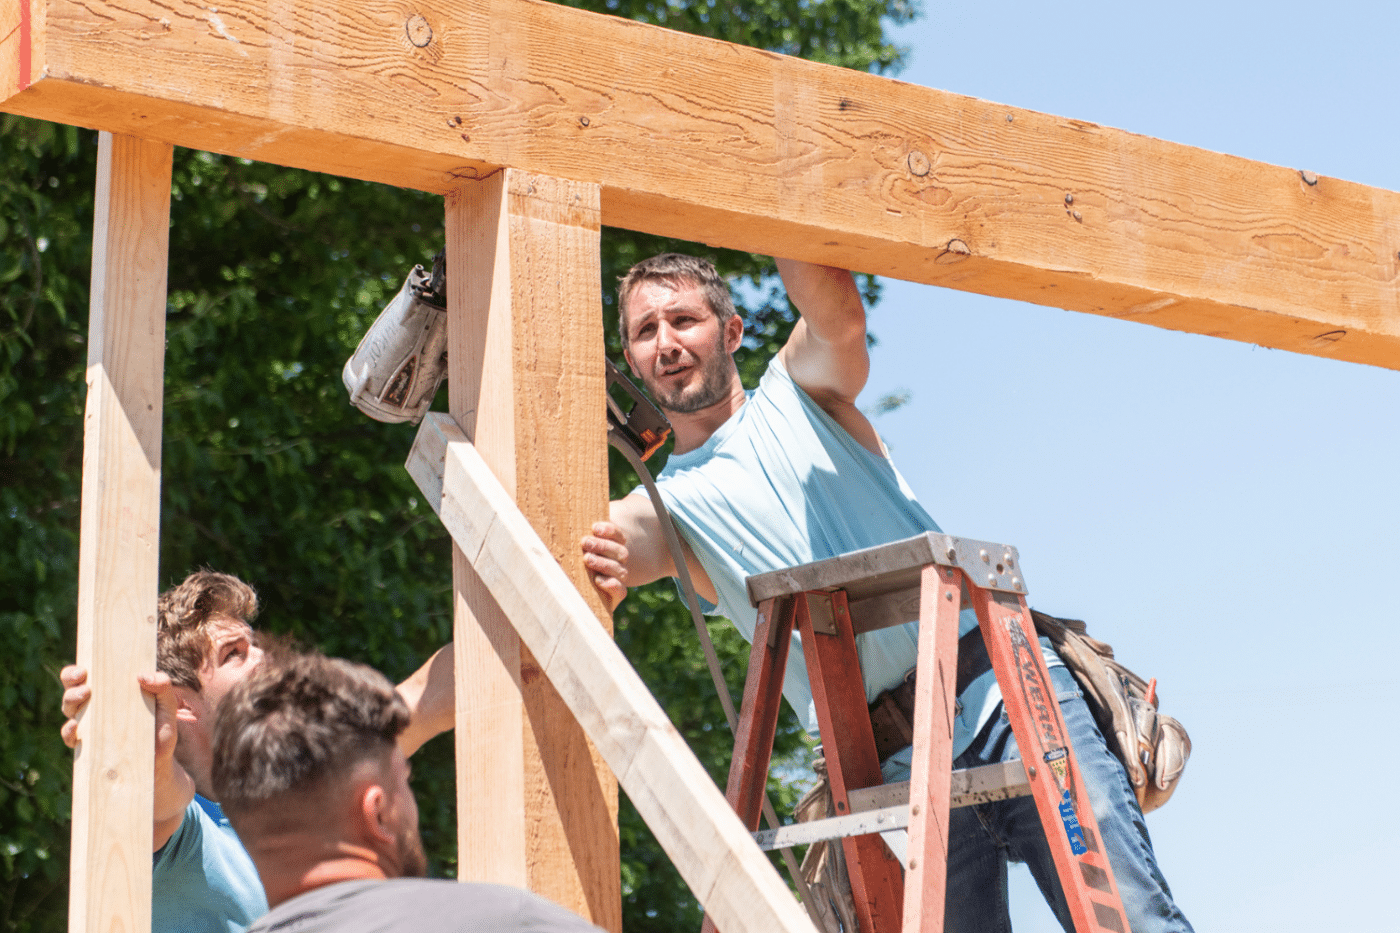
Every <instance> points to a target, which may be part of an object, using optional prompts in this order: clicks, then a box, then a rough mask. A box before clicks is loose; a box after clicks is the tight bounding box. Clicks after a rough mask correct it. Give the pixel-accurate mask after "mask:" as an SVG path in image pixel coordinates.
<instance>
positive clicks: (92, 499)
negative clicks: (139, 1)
mask: <svg viewBox="0 0 1400 933" xmlns="http://www.w3.org/2000/svg"><path fill="white" fill-rule="evenodd" d="M171 161H172V149H171V147H170V145H169V144H168V143H156V142H149V141H146V140H141V139H135V138H132V137H127V136H116V137H113V136H112V135H111V134H109V133H102V134H101V135H100V138H99V142H98V156H97V199H96V201H97V203H96V211H95V216H94V219H93V247H92V293H91V318H90V321H89V324H88V367H87V385H88V394H87V412H86V414H85V416H84V426H83V503H82V520H81V528H80V536H81V537H80V546H79V555H78V651H77V660H78V663H79V664H81V665H82V666H84V667H86V668H87V669H88V672H89V682H90V683H91V684H92V701H91V702H90V703H89V704H88V707H87V709H86V710H85V712H84V714H83V717H82V721H81V722H80V723H79V725H78V738H79V740H80V741H81V743H82V744H81V745H80V746H79V748H78V753H77V756H76V757H75V758H74V762H73V857H72V865H71V868H72V872H71V889H70V897H69V908H68V928H69V929H70V930H72V931H74V933H77V931H108V930H123V931H141V930H149V929H150V926H151V816H152V814H151V807H152V791H151V760H152V755H153V754H154V732H153V729H152V714H151V709H152V706H151V703H150V701H149V700H148V699H146V698H145V697H144V696H143V695H142V693H141V692H140V688H139V687H138V686H137V684H136V675H137V673H139V672H142V671H151V670H154V669H155V662H156V595H157V591H158V589H159V580H158V560H159V550H160V549H159V531H160V419H161V407H162V406H161V400H162V394H163V380H164V369H165V365H164V364H165V283H166V270H167V266H168V253H169V245H170V170H171Z"/></svg>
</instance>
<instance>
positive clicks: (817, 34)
mask: <svg viewBox="0 0 1400 933" xmlns="http://www.w3.org/2000/svg"><path fill="white" fill-rule="evenodd" d="M575 5H578V6H584V7H587V8H591V9H594V10H598V11H600V12H608V13H613V14H616V15H620V16H628V17H633V18H636V19H639V20H644V21H648V22H653V23H658V24H661V25H664V26H667V27H670V28H675V29H682V30H686V31H690V32H696V33H702V34H706V35H710V36H714V37H717V38H721V39H726V40H729V41H735V42H743V43H746V44H750V45H756V46H761V47H765V48H769V49H773V50H776V51H781V52H786V53H790V54H797V55H802V56H804V57H808V58H812V59H817V60H821V61H827V62H832V63H836V64H840V65H845V66H848V67H854V68H861V69H868V70H873V71H881V72H883V71H886V70H888V69H891V68H893V67H895V66H897V64H898V62H899V53H898V50H896V49H895V48H894V47H892V46H891V45H890V44H889V43H887V42H886V41H885V39H884V36H883V30H882V23H883V22H885V21H895V22H902V21H905V20H908V19H909V18H910V17H912V15H913V14H914V12H915V10H914V7H913V4H912V3H911V2H910V0H748V2H741V3H718V2H710V3H700V4H691V3H684V4H683V3H680V2H675V0H671V2H666V0H589V2H584V3H578V4H575ZM95 171H96V139H95V134H93V133H90V132H87V131H80V130H77V129H74V128H72V127H66V126H57V125H53V124H48V123H42V122H39V121H33V120H27V119H22V118H18V117H14V116H9V115H0V541H3V542H4V551H3V553H4V555H5V557H4V559H3V560H0V645H3V646H4V648H5V651H6V656H7V663H6V664H5V665H3V667H0V715H2V716H3V719H4V723H5V725H4V727H3V728H0V931H9V930H32V931H60V930H63V929H64V928H65V927H66V919H65V916H66V909H67V871H68V842H67V840H68V832H69V827H68V811H69V808H70V797H69V793H70V782H71V753H70V752H69V751H68V750H67V749H66V748H64V747H63V745H62V743H61V742H60V740H59V737H58V728H59V725H60V724H61V721H62V715H61V713H60V711H59V698H60V689H59V686H58V680H57V672H58V669H59V667H61V666H62V665H63V664H64V663H67V662H68V661H70V660H71V659H72V656H73V645H74V643H75V606H76V580H77V550H78V547H77V538H78V518H79V492H80V483H81V469H82V423H83V406H84V399H85V383H84V369H85V365H86V354H87V346H86V343H87V292H88V275H89V265H90V259H91V236H92V231H91V223H92V221H91V218H92V208H93V178H94V177H95ZM442 241H443V209H442V202H441V199H440V198H436V197H433V196H429V195H425V194H422V193H419V192H413V191H403V190H398V189H392V188H387V187H384V186H381V185H374V184H368V183H364V182H356V181H347V180H344V179H339V178H334V177H330V176H324V175H317V174H313V173H309V172H303V171H297V170H292V169H285V168H280V167H278V166H273V165H265V164H257V163H250V162H247V161H244V160H240V159H234V158H227V157H223V156H217V155H211V154H209V153H203V152H193V151H186V150H177V151H176V157H175V168H174V179H173V186H172V218H171V240H170V277H169V309H168V317H167V332H166V335H167V352H166V392H165V412H164V427H163V431H164V434H163V462H162V473H163V476H162V495H163V500H162V514H161V570H160V574H161V577H160V579H161V584H162V585H163V586H166V585H171V584H174V583H176V582H178V581H179V580H180V579H182V578H183V577H184V575H185V574H186V573H187V572H189V571H190V570H192V569H196V568H199V567H212V568H215V569H219V570H224V571H227V572H230V573H235V574H238V575H240V576H242V577H243V578H245V579H247V580H248V581H250V582H251V583H253V584H254V585H255V586H256V587H257V589H258V590H259V593H260V594H261V596H262V600H263V607H264V609H263V614H262V617H261V619H260V620H259V624H260V626H261V627H263V628H265V629H267V630H271V631H278V632H289V633H293V634H295V635H297V636H298V637H299V638H300V639H301V640H302V641H303V642H306V643H310V644H315V645H318V646H319V647H321V648H323V649H324V650H326V651H328V652H331V653H333V654H339V655H344V656H347V657H352V658H356V659H359V660H363V661H366V662H369V663H372V664H374V665H375V666H377V667H378V668H380V669H381V670H383V671H385V673H387V674H388V675H389V676H391V677H394V678H396V679H397V678H402V677H404V676H406V675H407V674H408V673H409V672H410V671H412V670H413V669H414V668H415V667H416V666H417V665H418V664H419V663H421V661H422V660H423V659H424V658H425V657H426V656H427V655H428V654H429V653H430V652H431V651H432V650H433V649H434V648H436V647H437V646H438V645H439V644H441V643H442V642H443V641H445V640H446V639H448V638H449V637H450V632H451V561H450V549H449V546H448V541H447V538H446V536H445V534H444V533H443V531H442V529H441V526H440V525H439V524H438V522H437V520H436V518H435V517H434V516H433V514H432V512H431V510H430V509H429V508H428V507H427V506H426V505H425V504H424V503H423V502H422V501H421V500H420V498H419V496H418V494H417V490H416V487H415V486H414V484H413V482H412V481H411V480H410V479H409V478H408V476H407V474H406V473H405V472H404V470H403V468H402V462H403V458H404V456H405V455H406V453H407V451H408V448H409V446H410V444H411V442H412V438H413V433H414V428H413V427H412V426H409V425H383V424H379V423H377V422H373V421H371V420H369V419H367V418H365V417H364V416H363V415H361V414H360V413H359V412H358V411H356V410H354V409H353V408H351V407H350V406H349V405H348V404H347V403H346V399H345V394H344V389H343V387H342V386H341V382H340V368H341V366H342V365H343V363H344V361H345V359H346V358H347V357H348V355H349V354H350V352H351V351H352V350H353V349H354V348H355V345H356V343H357V342H358V341H359V338H360V336H361V335H362V334H363V332H364V330H365V329H366V328H367V327H368V325H369V323H370V321H371V320H373V318H374V316H375V315H376V314H377V313H378V311H379V309H380V308H382V307H383V305H384V303H385V302H386V301H387V300H388V299H389V298H390V297H391V296H392V295H393V293H394V292H395V291H397V289H398V288H399V286H400V285H401V284H402V281H403V277H404V275H405V274H406V273H407V271H408V269H409V268H410V267H411V266H412V265H413V264H414V263H416V262H426V261H427V260H428V258H429V257H430V256H431V255H432V253H433V252H434V251H435V250H437V249H438V248H439V247H440V246H441V244H442ZM666 249H682V250H686V251H691V252H697V253H701V254H704V255H708V256H710V257H711V258H713V259H714V260H715V262H716V263H717V265H718V266H719V268H720V270H721V271H722V272H723V273H725V274H726V275H728V276H730V277H731V278H732V279H733V280H735V281H736V282H737V283H739V298H740V299H741V300H740V304H741V305H742V306H743V307H744V308H745V313H746V318H747V322H748V334H747V338H746V340H745V345H744V348H743V349H742V350H741V352H740V366H741V370H742V372H743V374H744V377H745V380H746V382H747V383H749V384H753V382H754V381H756V379H757V375H758V373H760V372H761V370H762V367H763V366H764V365H765V364H766V362H767V360H768V359H769V358H770V357H771V356H772V354H773V353H774V352H776V350H777V348H778V347H779V346H781V344H782V341H783V340H784V339H786V336H787V333H788V332H789V330H790V329H791V327H792V323H793V318H792V314H791V310H790V308H789V307H788V305H787V302H786V300H785V299H784V298H783V297H782V293H781V291H780V289H778V288H777V286H776V284H775V279H774V277H773V273H772V269H771V264H770V262H769V261H768V260H767V259H766V258H764V257H759V256H752V255H748V254H742V253H733V252H720V251H715V250H711V249H708V248H704V247H699V246H696V245H695V244H689V243H680V242H674V241H665V240H661V239H658V238H654V237H647V236H641V235H637V234H632V233H629V232H626V231H620V230H607V231H605V233H604V238H603V282H602V286H603V294H604V296H605V297H604V306H605V309H604V310H605V314H606V315H607V317H608V319H609V320H608V334H609V336H608V344H609V352H610V353H612V354H613V355H614V359H618V360H620V359H621V357H620V354H619V353H618V352H617V338H616V332H615V314H616V312H615V307H614V303H615V302H614V296H613V289H614V284H615V283H616V281H617V278H618V277H619V276H620V275H621V274H622V272H624V271H625V270H626V268H627V267H628V266H629V265H631V263H633V262H635V261H636V260H638V259H641V258H644V257H645V256H648V255H651V254H653V253H656V252H660V251H662V250H666ZM866 284H867V293H868V297H870V298H871V299H872V300H873V299H874V297H875V294H874V285H873V283H866ZM437 407H439V408H442V407H444V405H443V404H442V401H441V400H440V401H439V404H438V406H437ZM661 462H662V458H661V457H660V456H658V457H657V458H654V460H653V463H652V464H651V465H652V467H653V468H654V469H655V468H659V466H660V464H661ZM612 467H613V469H612V494H613V495H620V494H623V493H625V492H627V491H630V490H631V489H632V488H633V487H634V486H635V483H636V481H635V478H634V477H633V476H632V474H631V471H630V469H629V468H628V467H627V466H626V463H625V461H623V460H622V459H621V458H620V457H619V456H617V455H615V454H614V458H613V462H612ZM617 627H618V641H619V643H620V644H621V646H622V649H623V651H624V652H625V653H626V654H627V656H628V657H629V658H630V659H631V660H632V662H633V663H634V664H635V665H636V666H637V668H638V670H639V672H640V673H641V675H642V677H643V679H644V680H645V681H646V682H647V683H648V685H649V686H650V687H651V688H652V690H653V691H654V692H655V693H656V694H657V696H658V698H659V699H660V700H661V702H662V704H663V705H664V706H665V707H666V709H667V711H668V712H669V713H670V715H671V717H672V719H673V720H674V721H675V723H676V725H677V727H678V728H679V729H680V730H681V732H682V734H684V735H685V737H686V739H687V740H688V741H689V742H690V743H691V746H692V748H694V749H695V751H696V753H697V755H699V757H700V759H701V760H702V761H703V762H704V763H705V764H706V766H707V767H708V768H709V769H710V771H711V773H712V774H713V775H714V776H715V777H716V778H717V779H719V780H721V781H722V780H723V777H724V775H725V773H726V772H727V769H728V758H729V749H730V745H731V742H732V738H731V737H730V735H729V732H728V729H727V728H726V726H725V724H724V718H723V714H722V712H721V711H720V706H719V703H718V701H717V699H716V698H715V696H714V692H713V688H712V687H711V686H710V685H709V677H708V674H707V672H706V669H705V663H704V659H703V657H702V655H701V653H700V650H699V647H698V645H697V643H696V638H695V635H694V632H693V629H692V625H691V622H690V620H689V616H688V614H687V613H686V611H685V608H684V605H683V603H682V601H681V600H680V598H679V596H678V594H677V593H676V591H675V589H674V587H673V586H672V585H670V584H669V583H663V584H656V585H653V586H650V587H645V588H641V589H638V590H634V591H633V592H632V594H631V595H630V596H629V598H628V599H627V600H626V601H625V602H624V603H623V606H622V608H621V609H620V610H619V613H618V617H617ZM711 632H712V633H713V635H714V637H715V640H716V642H717V645H718V648H719V652H720V655H721V657H722V659H723V660H724V664H725V669H726V675H727V677H728V678H729V682H730V685H731V689H732V691H733V692H734V694H735V695H737V694H738V692H739V690H740V688H741V686H742V680H743V670H744V659H745V658H746V656H747V648H746V646H745V645H744V644H743V643H742V641H741V640H740V639H739V637H738V636H737V635H736V634H735V633H734V632H733V630H732V628H731V627H729V626H728V625H727V624H725V623H722V622H714V623H713V624H712V625H711ZM778 753H779V757H780V760H783V761H787V762H789V763H800V762H801V761H803V760H805V755H806V754H807V750H806V745H805V743H804V741H803V738H802V736H801V734H800V732H799V730H798V729H797V727H796V724H795V721H794V720H792V719H791V718H789V719H786V720H785V721H784V723H783V726H782V729H781V734H780V736H779V741H778ZM452 769H453V762H452V746H451V742H450V740H448V739H439V740H437V741H434V742H431V743H429V744H428V745H427V746H426V747H425V748H424V750H423V751H422V752H420V753H419V756H418V757H417V758H416V759H415V762H414V784H415V789H416V791H417V794H418V799H419V803H420V807H421V810H422V826H423V833H424V840H425V843H426V845H427V848H428V850H429V852H430V854H431V858H432V864H433V869H434V871H435V872H437V873H439V874H443V875H451V874H452V873H454V872H455V852H454V847H455V829H454V827H455V808H454V792H453V773H452ZM773 790H774V793H775V795H776V796H777V797H778V798H779V800H780V804H779V806H780V808H781V807H782V806H783V805H784V803H786V804H787V805H790V803H791V801H792V798H793V797H794V795H795V793H796V790H795V787H794V785H793V784H792V782H786V783H784V782H781V781H775V782H774V786H773ZM621 837H622V845H623V888H624V918H625V925H626V927H627V929H628V930H629V931H643V930H668V931H669V930H675V929H685V928H689V929H695V928H696V927H697V925H698V922H699V911H698V907H697V905H696V904H695V901H694V899H693V898H691V897H690V894H689V892H688V891H687V890H686V889H685V887H684V885H683V884H682V883H681V882H680V880H679V877H678V876H677V875H676V873H675V871H674V869H673V868H672V867H671V865H670V862H669V861H668V860H667V859H666V857H665V855H664V853H662V852H661V850H660V848H659V847H658V846H657V845H656V843H655V841H654V840H653V839H652V838H651V835H650V833H649V832H648V831H647V830H646V827H645V825H644V824H643V823H642V822H641V820H640V819H639V818H638V817H637V815H636V813H635V811H633V810H632V809H631V808H630V807H629V806H628V805H627V804H626V801H625V800H624V802H623V811H622V816H621Z"/></svg>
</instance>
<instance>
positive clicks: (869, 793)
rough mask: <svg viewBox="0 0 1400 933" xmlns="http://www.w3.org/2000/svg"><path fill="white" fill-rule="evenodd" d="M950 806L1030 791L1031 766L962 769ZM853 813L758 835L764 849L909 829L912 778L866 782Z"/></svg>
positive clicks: (956, 773) (853, 796)
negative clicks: (1028, 771)
mask: <svg viewBox="0 0 1400 933" xmlns="http://www.w3.org/2000/svg"><path fill="white" fill-rule="evenodd" d="M952 778H953V781H952V784H953V792H952V796H951V798H950V799H949V806H950V807H970V806H972V805H974V804H979V803H991V802H992V801H994V800H1009V799H1010V798H1012V797H1026V796H1029V795H1030V792H1031V786H1030V784H1029V782H1027V780H1026V769H1025V766H1024V765H1023V764H1021V762H1019V761H1005V762H1001V763H999V764H992V765H982V766H981V767H978V768H962V769H958V770H955V771H954V772H953V774H952ZM849 798H850V802H851V811H852V812H851V813H849V814H848V815H846V816H832V817H827V818H826V819H824V820H811V821H809V822H806V823H793V824H791V825H788V826H780V827H778V828H777V829H765V830H762V831H760V832H756V833H754V834H753V837H754V840H755V841H756V842H757V843H758V847H759V848H760V849H764V850H769V849H785V848H788V847H790V846H801V845H808V844H810V843H813V842H819V841H821V840H823V839H841V838H843V837H846V836H862V835H865V834H867V833H883V832H887V831H889V830H892V829H904V828H905V827H907V826H908V825H909V782H908V781H901V782H900V783H898V784H880V785H878V786H876V787H864V788H860V789H858V790H853V791H851V792H850V794H849Z"/></svg>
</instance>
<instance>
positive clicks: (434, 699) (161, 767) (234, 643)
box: [60, 571, 454, 933]
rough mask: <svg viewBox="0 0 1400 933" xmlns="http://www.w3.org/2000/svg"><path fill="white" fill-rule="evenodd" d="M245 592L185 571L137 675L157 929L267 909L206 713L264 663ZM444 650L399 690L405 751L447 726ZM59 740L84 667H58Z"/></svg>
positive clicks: (231, 928) (233, 582)
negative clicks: (147, 706) (150, 788)
mask: <svg viewBox="0 0 1400 933" xmlns="http://www.w3.org/2000/svg"><path fill="white" fill-rule="evenodd" d="M257 611H258V597H257V594H256V593H254V591H253V589H252V587H250V586H249V585H248V584H246V583H244V582H243V581H242V580H240V579H238V578H237V577H234V576H230V575H228V574H223V573H215V572H213V571H198V572H196V573H192V574H190V575H189V576H188V577H186V578H185V580H184V581H183V582H182V583H181V584H180V585H179V586H176V587H174V588H173V589H170V590H167V591H166V592H164V593H162V594H161V595H160V599H159V602H158V613H157V614H158V618H159V622H158V626H157V634H156V666H157V668H158V670H159V673H156V674H150V675H143V676H141V677H140V678H138V679H139V681H140V686H141V689H142V690H143V691H145V692H146V693H148V694H150V695H151V696H152V697H153V698H154V700H155V705H156V718H155V729H156V745H155V768H154V769H155V807H154V818H155V819H154V827H153V830H154V832H153V846H152V851H153V853H154V855H153V862H152V875H151V887H152V898H151V929H152V930H153V931H154V933H241V931H242V930H243V929H244V928H245V927H247V926H248V925H249V924H251V923H252V922H253V921H254V920H256V919H258V918H259V917H261V916H262V915H263V914H265V913H267V898H266V897H265V896H264V894H263V886H262V883H261V881H260V880H259V878H258V873H257V869H256V868H255V867H254V865H253V862H252V860H251V859H250V858H249V857H248V853H247V852H246V851H245V850H244V848H243V845H242V843H241V842H239V840H238V836H237V834H236V833H235V832H234V830H233V827H232V826H231V825H229V822H228V820H227V819H225V818H224V815H223V811H222V810H221V809H220V808H219V805H218V804H217V803H216V802H214V796H213V791H212V789H211V780H210V771H211V768H212V765H213V755H212V743H213V733H214V714H215V711H216V710H217V709H218V707H219V703H220V702H221V701H222V699H223V697H224V695H225V694H227V693H228V692H229V690H231V689H232V688H233V687H234V686H235V685H236V684H238V683H239V682H240V681H242V680H243V679H244V678H245V677H247V676H248V675H249V674H250V673H252V671H253V670H254V669H256V668H257V666H258V665H259V664H260V663H261V661H262V660H263V650H262V648H261V647H259V646H258V639H257V633H256V632H254V630H253V628H252V625H251V624H250V623H251V620H252V619H253V617H254V616H255V615H257ZM452 668H453V654H452V648H451V645H448V646H446V647H444V648H442V649H439V650H438V652H437V653H436V654H434V655H433V657H432V658H431V659H429V661H428V663H426V664H424V665H423V666H422V667H421V668H420V669H419V670H418V671H417V672H416V673H415V674H414V675H413V676H412V677H410V678H409V679H408V680H406V681H404V683H403V684H401V685H400V686H399V688H398V690H399V692H400V693H401V694H402V695H403V696H404V699H405V700H406V701H407V703H408V706H409V709H410V710H411V711H412V713H413V719H412V721H411V722H410V724H409V727H408V729H406V730H405V731H404V733H403V734H402V736H401V737H400V739H399V747H400V748H401V749H402V750H403V752H404V754H405V755H411V754H412V753H413V752H414V751H415V750H417V749H418V747H419V746H421V745H422V744H423V743H424V742H426V741H427V740H428V739H430V738H432V737H433V736H434V735H437V734H438V733H439V732H442V731H444V730H446V729H449V728H451V727H452V720H453V715H454V709H453V702H454V701H453V669H452ZM60 679H61V680H62V681H63V685H64V687H65V688H66V689H65V691H64V694H63V712H64V715H65V716H67V717H68V721H67V722H65V723H64V724H63V729H62V735H63V740H64V742H66V743H67V744H68V745H69V746H70V747H75V748H76V747H77V743H78V742H79V741H80V740H81V726H80V724H79V722H78V719H77V717H78V714H79V712H80V711H81V710H82V708H83V706H84V705H85V704H86V703H87V702H88V700H89V699H90V697H91V688H90V687H89V686H88V684H87V671H86V670H84V669H83V668H80V667H77V666H76V665H70V666H68V667H65V668H64V669H63V671H62V672H61V674H60Z"/></svg>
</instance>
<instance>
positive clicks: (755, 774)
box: [724, 596, 795, 832]
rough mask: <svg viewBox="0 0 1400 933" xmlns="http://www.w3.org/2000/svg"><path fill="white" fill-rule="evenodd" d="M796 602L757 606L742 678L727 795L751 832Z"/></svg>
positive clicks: (773, 729)
mask: <svg viewBox="0 0 1400 933" xmlns="http://www.w3.org/2000/svg"><path fill="white" fill-rule="evenodd" d="M794 603H795V600H794V598H793V597H791V596H788V597H779V598H777V599H769V600H765V601H764V602H763V604H762V605H761V606H760V607H759V610H758V625H757V627H756V628H755V629H754V638H753V650H752V651H751V652H750V653H749V669H748V674H747V675H746V678H745V681H744V698H743V700H742V706H741V707H740V710H741V715H740V717H739V727H738V731H737V732H736V734H735V736H734V757H733V759H732V760H731V761H730V762H729V782H728V784H727V785H726V786H725V791H724V796H725V798H726V799H727V800H728V801H729V804H730V806H732V807H733V808H734V812H735V813H737V814H739V819H740V820H741V821H742V822H743V824H744V826H745V828H747V829H748V830H749V831H750V832H752V831H754V830H756V829H758V823H759V817H760V815H761V814H762V809H763V795H764V792H765V791H766V790H767V785H768V767H769V764H770V762H771V761H772V758H773V738H774V736H775V735H776V733H777V730H778V711H779V709H780V707H781V702H782V696H783V674H784V672H785V671H786V670H787V659H788V648H789V647H790V646H791V644H792V627H793V619H794V612H795V606H794Z"/></svg>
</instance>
